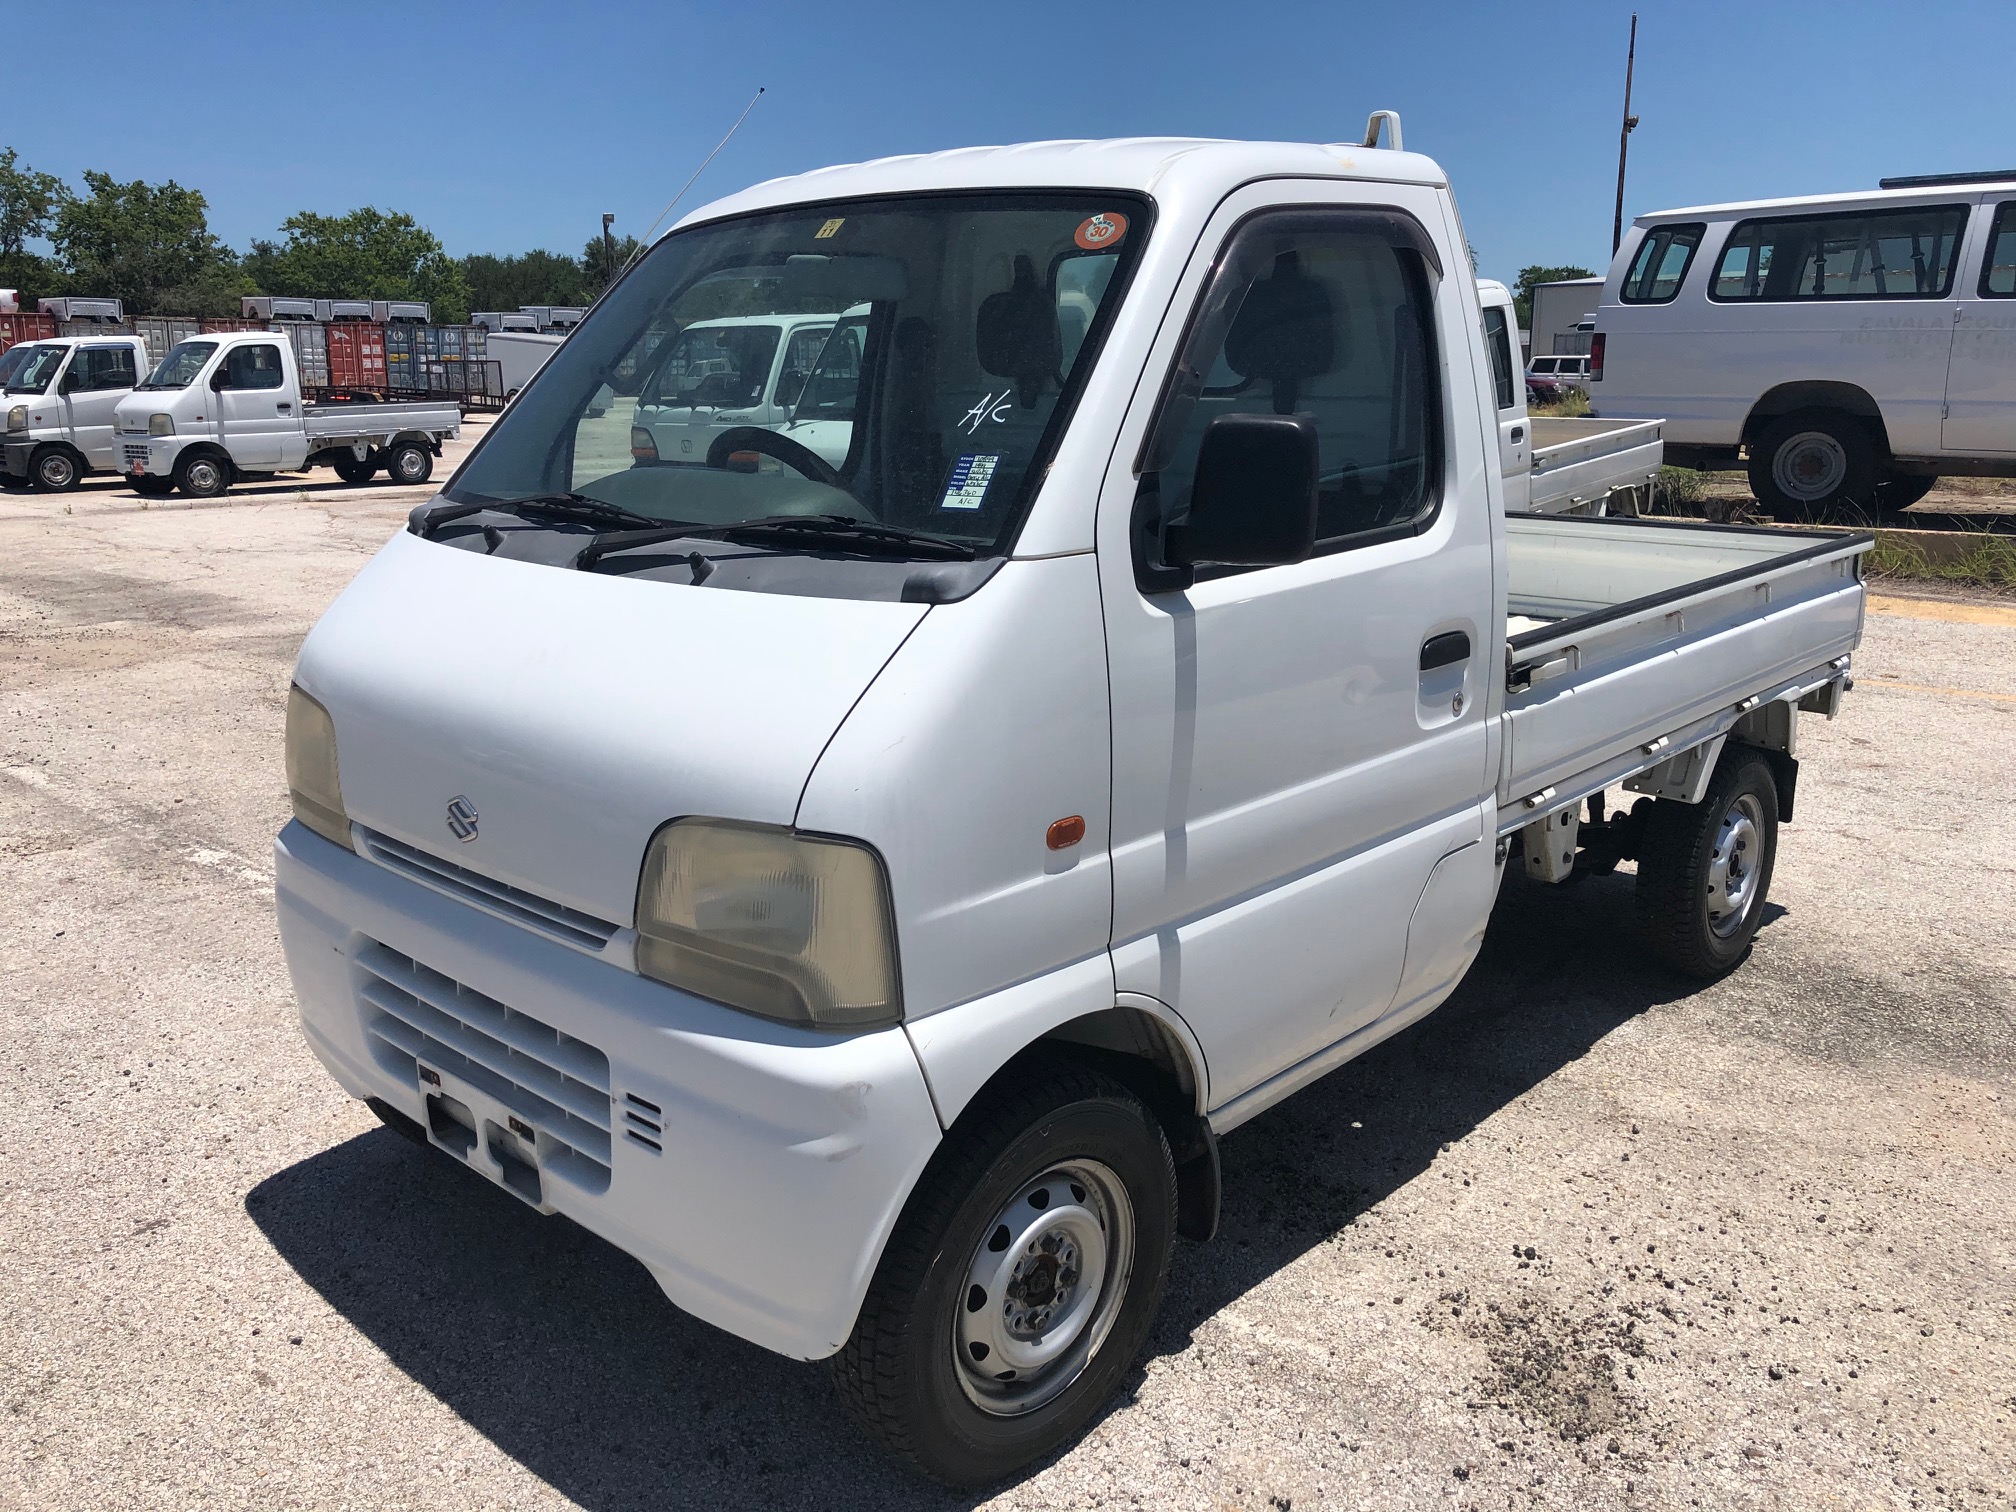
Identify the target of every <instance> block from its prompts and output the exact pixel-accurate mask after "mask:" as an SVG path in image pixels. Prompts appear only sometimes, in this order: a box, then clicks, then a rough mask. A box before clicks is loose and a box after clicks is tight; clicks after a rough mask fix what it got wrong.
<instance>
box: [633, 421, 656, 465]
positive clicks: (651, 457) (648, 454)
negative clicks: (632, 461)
mask: <svg viewBox="0 0 2016 1512" xmlns="http://www.w3.org/2000/svg"><path fill="white" fill-rule="evenodd" d="M630 455H631V456H633V457H635V458H636V459H637V460H638V461H639V462H656V461H657V460H658V441H657V439H656V438H655V437H654V436H653V435H652V434H651V432H649V431H648V430H646V429H644V427H643V426H641V425H633V426H631V427H630Z"/></svg>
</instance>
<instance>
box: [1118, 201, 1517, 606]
mask: <svg viewBox="0 0 2016 1512" xmlns="http://www.w3.org/2000/svg"><path fill="white" fill-rule="evenodd" d="M1433 258H1434V251H1433V244H1432V243H1431V242H1430V241H1429V240H1428V238H1427V235H1426V233H1425V232H1423V231H1422V230H1421V228H1420V227H1419V226H1418V225H1416V224H1415V223H1414V222H1413V221H1412V220H1411V219H1409V218H1408V217H1405V216H1402V215H1400V214H1398V213H1395V212H1392V211H1318V210H1290V211H1280V212H1273V213H1267V214H1262V215H1258V216H1255V217H1254V218H1253V219H1251V220H1249V221H1248V222H1247V223H1246V224H1245V225H1244V226H1243V227H1241V228H1240V229H1239V230H1237V231H1235V232H1234V233H1233V237H1232V240H1231V242H1230V244H1229V245H1228V246H1227V248H1226V250H1225V252H1224V254H1223V256H1221V258H1220V259H1219V263H1218V268H1217V271H1216V272H1215V273H1214V274H1213V277H1212V282H1211V284H1210V285H1209V286H1208V287H1207V288H1206V290H1205V292H1204V294H1203V296H1202V298H1201V299H1200V301H1199V303H1198V307H1197V310H1196V312H1195V314H1194V315H1193V316H1192V318H1191V323H1190V329H1189V331H1188V333H1187V334H1186V336H1185V340H1184V351H1183V355H1182V356H1181V357H1180V358H1179V359H1178V361H1177V366H1176V369H1175V371H1174V373H1172V374H1171V376H1170V381H1169V385H1168V387H1167V389H1166V390H1165V391H1164V394H1163V400H1162V410H1161V413H1160V415H1159V416H1158V418H1157V421H1156V424H1155V427H1154V429H1153V430H1152V431H1151V433H1150V436H1149V440H1148V443H1147V445H1146V446H1145V447H1144V449H1143V454H1142V459H1141V460H1142V467H1141V472H1142V474H1143V486H1144V488H1145V487H1148V486H1153V487H1155V488H1156V490H1157V491H1158V493H1159V495H1160V506H1161V512H1162V518H1163V520H1164V522H1165V523H1168V524H1176V523H1180V522H1181V521H1182V520H1183V519H1184V518H1185V516H1186V515H1187V513H1188V511H1189V504H1190V490H1191V484H1192V482H1193V480H1194V478H1195V476H1196V472H1197V453H1198V449H1199V447H1200V446H1201V445H1202V443H1203V440H1204V432H1205V430H1206V428H1207V427H1209V425H1210V424H1211V422H1212V421H1213V420H1216V419H1217V418H1218V417H1219V416H1221V415H1236V414H1261V415H1265V414H1276V415H1292V414H1307V415H1310V416H1313V417H1314V419H1315V421H1316V432H1317V438H1318V442H1319V446H1320V452H1319V458H1320V460H1319V470H1318V482H1317V516H1316V533H1317V547H1316V550H1317V553H1318V554H1319V555H1321V554H1324V553H1327V552H1333V551H1342V550H1347V549H1349V548H1351V547H1355V546H1363V545H1369V544H1371V543H1373V542H1375V541H1378V540H1386V539H1392V538H1394V537H1396V536H1400V535H1411V534H1413V533H1415V532H1417V531H1419V530H1420V529H1422V528H1423V527H1424V526H1425V525H1426V524H1427V523H1428V521H1430V520H1431V519H1432V518H1433V517H1434V514H1435V509H1436V505H1437V503H1438V502H1439V499H1440V483H1441V455H1440V454H1441V437H1442V421H1441V412H1440V388H1439V385H1438V384H1437V382H1436V378H1435V375H1436V374H1437V372H1438V371H1439V364H1438V359H1437V357H1436V352H1435V343H1434V337H1433V334H1432V331H1433V324H1432V321H1433V308H1434V298H1433V282H1432V281H1433V280H1434V279H1436V278H1439V277H1440V273H1441V270H1440V267H1439V266H1438V265H1437V264H1436V263H1435V262H1434V261H1433ZM1508 360H1509V357H1508ZM1238 570H1246V569H1219V568H1213V569H1210V570H1209V572H1208V573H1206V574H1203V575H1208V576H1217V575H1219V573H1220V572H1221V571H1238Z"/></svg>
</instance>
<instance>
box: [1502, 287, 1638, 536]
mask: <svg viewBox="0 0 2016 1512" xmlns="http://www.w3.org/2000/svg"><path fill="white" fill-rule="evenodd" d="M1477 299H1478V302H1479V303H1480V304H1482V305H1483V307H1484V350H1485V355H1486V356H1488V357H1489V358H1490V360H1491V397H1492V402H1493V403H1494V404H1496V405H1497V406H1498V452H1499V457H1500V459H1501V461H1502V462H1503V464H1504V470H1505V507H1506V509H1508V510H1510V511H1511V512H1512V513H1513V514H1570V513H1573V514H1596V515H1602V514H1627V515H1635V514H1641V513H1643V512H1644V511H1645V510H1646V509H1647V508H1649V507H1650V506H1651V503H1652V490H1653V486H1654V485H1655V484H1656V483H1657V482H1658V481H1659V464H1660V461H1661V460H1662V458H1663V455H1664V451H1665V446H1664V443H1663V442H1662V441H1661V439H1660V434H1659V432H1660V426H1659V422H1658V421H1657V420H1599V419H1597V418H1595V417H1594V416H1591V415H1529V414H1528V413H1527V412H1526V384H1525V381H1524V377H1523V375H1522V374H1521V372H1520V369H1519V362H1518V356H1519V321H1518V318H1517V317H1516V316H1515V315H1514V314H1513V309H1512V291H1511V290H1510V289H1508V288H1507V287H1506V286H1505V285H1504V284H1502V283H1500V282H1498V280H1496V279H1495V278H1480V279H1478V280H1477Z"/></svg>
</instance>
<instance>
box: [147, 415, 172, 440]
mask: <svg viewBox="0 0 2016 1512" xmlns="http://www.w3.org/2000/svg"><path fill="white" fill-rule="evenodd" d="M147 434H148V435H150V436H172V435H174V434H175V417H174V416H173V415H149V416H148V417H147Z"/></svg>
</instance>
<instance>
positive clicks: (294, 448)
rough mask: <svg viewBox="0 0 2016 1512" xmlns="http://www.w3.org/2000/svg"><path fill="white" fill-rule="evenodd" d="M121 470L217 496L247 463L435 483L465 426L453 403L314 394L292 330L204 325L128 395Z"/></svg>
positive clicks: (357, 478) (356, 478)
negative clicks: (205, 332)
mask: <svg viewBox="0 0 2016 1512" xmlns="http://www.w3.org/2000/svg"><path fill="white" fill-rule="evenodd" d="M115 426H116V430H117V433H118V434H117V442H118V449H119V460H120V466H121V470H122V471H123V472H124V473H125V474H126V476H127V477H128V478H129V479H130V480H131V481H132V484H133V487H134V488H135V489H136V490H138V491H139V492H141V493H146V494H162V493H167V492H168V491H169V490H170V489H171V488H174V489H179V490H181V492H183V493H184V494H187V495H188V496H190V497H191V498H198V499H203V498H211V497H214V496H215V495H217V494H221V493H223V492H224V491H225V490H226V489H227V488H229V487H230V486H231V484H232V482H233V481H234V480H236V479H238V478H240V477H243V476H245V475H248V474H254V475H258V474H270V473H276V472H298V471H302V470H304V469H306V468H310V467H323V466H327V467H333V468H334V469H335V470H336V473H337V475H338V476H339V477H341V478H342V479H343V480H344V481H345V482H349V483H365V482H369V481H370V479H371V478H372V476H373V475H374V474H376V473H377V471H378V470H379V468H381V467H382V468H384V469H385V472H386V474H387V476H388V478H389V480H390V481H391V482H393V483H397V484H404V485H409V486H410V485H413V484H418V483H425V482H426V481H427V479H428V478H429V477H431V476H432V475H433V471H434V459H435V458H436V457H438V456H440V454H441V443H442V441H443V440H445V439H447V438H449V437H452V436H455V435H458V434H460V432H461V428H462V411H461V409H460V407H459V406H457V405H455V404H452V403H447V404H443V403H432V402H420V403H406V404H305V403H303V401H302V397H301V372H300V368H299V367H298V366H297V364H296V362H295V357H294V344H293V342H292V341H290V340H289V339H288V337H287V335H286V334H285V333H281V332H259V333H243V334H237V335H223V334H220V335H215V336H204V337H200V338H198V339H197V340H194V341H185V342H182V343H181V344H180V345H178V346H177V347H176V348H175V349H174V350H173V351H171V352H170V353H169V354H168V355H167V356H166V357H165V358H163V359H162V361H161V364H160V365H159V366H158V367H156V368H155V369H154V371H153V372H152V373H150V374H148V376H147V379H146V381H145V382H144V383H142V384H140V385H139V386H138V387H137V388H135V389H134V390H133V392H132V393H131V395H130V396H128V397H126V398H125V399H124V400H123V402H122V403H120V405H119V406H118V409H117V411H116V418H115Z"/></svg>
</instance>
